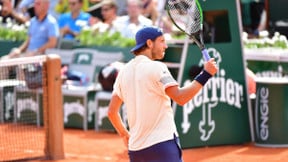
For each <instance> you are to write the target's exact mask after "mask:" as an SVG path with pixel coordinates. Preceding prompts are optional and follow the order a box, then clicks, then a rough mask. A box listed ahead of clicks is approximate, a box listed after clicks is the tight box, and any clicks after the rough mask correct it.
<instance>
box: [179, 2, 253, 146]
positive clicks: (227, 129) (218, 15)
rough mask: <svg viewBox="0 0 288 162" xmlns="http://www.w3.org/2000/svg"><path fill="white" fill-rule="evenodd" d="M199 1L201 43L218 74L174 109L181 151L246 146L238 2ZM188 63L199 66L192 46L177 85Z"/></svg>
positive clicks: (186, 78) (199, 58) (247, 119)
mask: <svg viewBox="0 0 288 162" xmlns="http://www.w3.org/2000/svg"><path fill="white" fill-rule="evenodd" d="M199 2H200V3H201V5H202V7H203V11H204V13H203V14H204V21H205V23H204V39H205V42H206V43H205V44H206V47H207V49H208V52H209V54H210V56H211V57H213V58H215V60H216V62H217V65H218V67H219V71H218V73H217V74H216V75H215V76H214V77H213V78H211V79H210V80H209V82H207V84H206V85H205V86H204V87H203V89H202V90H201V91H200V92H199V93H198V94H197V95H196V96H195V97H194V98H193V99H192V100H190V101H189V102H188V103H187V104H185V105H184V106H183V107H182V106H177V108H176V110H175V120H176V125H177V128H178V132H179V135H180V139H181V144H182V147H183V148H191V147H201V146H212V145H227V144H242V143H246V142H250V141H251V136H252V134H251V132H252V131H251V127H250V125H251V124H250V123H251V120H250V114H251V113H249V112H250V111H249V106H250V104H249V100H248V95H247V87H246V81H245V71H244V60H243V56H242V46H241V44H242V43H241V36H240V35H241V31H240V30H241V28H240V25H239V24H241V20H240V19H241V18H240V16H239V13H240V12H239V11H240V9H239V5H240V4H239V1H237V0H216V1H215V0H199ZM205 27H206V29H205ZM192 65H196V66H202V65H203V60H202V55H201V52H200V51H199V49H198V47H197V46H196V45H195V44H190V45H189V47H188V53H187V58H186V61H185V66H184V69H183V75H182V79H181V80H182V81H181V86H183V85H186V84H189V83H190V82H191V80H192V79H191V77H190V76H189V70H190V68H191V66H192Z"/></svg>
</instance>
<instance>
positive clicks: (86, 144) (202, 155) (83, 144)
mask: <svg viewBox="0 0 288 162" xmlns="http://www.w3.org/2000/svg"><path fill="white" fill-rule="evenodd" d="M64 149H65V159H63V160H55V161H57V162H128V161H129V160H128V155H127V151H126V149H125V147H124V145H123V143H122V139H121V138H120V137H119V136H118V135H117V134H116V133H113V132H95V131H94V130H88V131H83V130H80V129H65V130H64ZM183 160H184V162H285V161H288V148H267V147H257V146H254V144H253V143H247V144H243V145H227V146H213V147H200V148H192V149H185V150H183ZM45 162H53V161H51V160H46V161H45Z"/></svg>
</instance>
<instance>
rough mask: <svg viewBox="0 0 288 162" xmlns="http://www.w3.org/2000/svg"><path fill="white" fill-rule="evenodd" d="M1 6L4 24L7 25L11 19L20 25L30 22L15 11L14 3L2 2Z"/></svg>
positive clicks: (5, 0) (2, 0)
mask: <svg viewBox="0 0 288 162" xmlns="http://www.w3.org/2000/svg"><path fill="white" fill-rule="evenodd" d="M1 2H2V3H1V4H0V16H1V17H2V18H3V20H2V22H3V23H6V22H7V20H8V19H9V18H10V19H11V20H15V21H16V22H17V23H19V24H24V23H25V22H27V21H28V18H26V17H24V16H23V15H21V14H20V13H17V12H16V10H14V8H13V6H12V3H11V1H10V0H1Z"/></svg>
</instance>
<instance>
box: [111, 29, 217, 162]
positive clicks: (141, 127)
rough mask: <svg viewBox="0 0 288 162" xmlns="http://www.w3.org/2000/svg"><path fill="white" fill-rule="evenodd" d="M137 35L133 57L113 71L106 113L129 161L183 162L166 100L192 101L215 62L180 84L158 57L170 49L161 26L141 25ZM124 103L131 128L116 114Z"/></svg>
mask: <svg viewBox="0 0 288 162" xmlns="http://www.w3.org/2000/svg"><path fill="white" fill-rule="evenodd" d="M135 37H136V46H135V47H134V48H133V49H132V50H131V52H132V53H133V54H134V55H135V57H134V58H133V59H132V60H131V61H130V62H128V63H127V64H126V65H125V66H124V67H123V69H122V70H121V71H120V73H119V74H118V76H117V79H116V81H115V84H114V90H113V95H112V99H111V101H110V104H109V112H108V117H109V119H110V121H111V123H112V124H113V126H114V127H115V129H116V130H117V132H118V134H119V135H120V136H121V137H122V138H123V140H124V142H125V144H126V145H127V147H128V150H129V158H130V162H182V150H181V147H180V143H179V139H178V133H177V130H176V125H175V122H174V113H173V110H172V107H171V100H170V99H172V100H174V101H175V102H177V103H178V104H179V105H183V104H185V103H186V102H188V101H189V100H191V99H192V98H193V96H194V95H195V94H197V92H198V91H199V90H201V88H202V87H203V86H204V85H205V83H206V82H207V81H208V80H209V78H211V77H212V76H213V75H214V74H215V73H216V72H217V67H216V62H215V61H214V59H213V58H212V59H210V60H209V61H207V62H206V63H205V64H204V69H203V71H202V72H201V73H200V74H199V75H198V76H197V77H196V78H195V79H194V81H193V82H192V83H191V84H190V85H187V86H185V87H182V88H180V87H179V85H178V83H177V82H176V81H175V79H173V77H172V75H171V73H170V72H169V70H168V68H167V66H166V65H165V64H164V63H162V62H159V61H156V60H159V59H162V58H163V57H164V55H165V50H166V49H167V48H168V46H167V44H166V42H165V38H164V36H163V32H162V30H161V29H159V28H157V27H144V28H142V29H140V30H139V31H138V32H137V33H136V36H135ZM123 102H124V103H125V106H126V109H127V118H128V126H129V131H128V129H126V127H125V125H124V123H123V122H124V121H123V119H122V118H121V116H120V114H119V110H120V107H121V105H122V103H123Z"/></svg>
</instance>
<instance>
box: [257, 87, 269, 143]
mask: <svg viewBox="0 0 288 162" xmlns="http://www.w3.org/2000/svg"><path fill="white" fill-rule="evenodd" d="M268 103H269V89H268V88H265V87H261V88H260V89H259V90H258V91H257V98H256V109H255V123H256V125H255V126H256V135H257V137H260V139H261V140H263V141H266V140H267V139H268V137H269V127H268V124H267V122H268V120H269V104H268ZM259 113H260V114H259ZM259 115H260V116H259ZM259 120H260V121H259ZM259 124H260V127H259Z"/></svg>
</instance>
